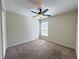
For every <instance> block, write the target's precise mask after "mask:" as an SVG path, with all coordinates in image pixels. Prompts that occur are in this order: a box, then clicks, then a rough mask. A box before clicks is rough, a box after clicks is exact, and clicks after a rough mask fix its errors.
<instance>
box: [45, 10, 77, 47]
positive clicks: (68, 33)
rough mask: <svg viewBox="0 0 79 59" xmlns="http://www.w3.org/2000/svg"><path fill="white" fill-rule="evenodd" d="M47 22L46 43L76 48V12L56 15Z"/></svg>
mask: <svg viewBox="0 0 79 59" xmlns="http://www.w3.org/2000/svg"><path fill="white" fill-rule="evenodd" d="M47 20H48V22H49V24H48V39H47V40H48V41H51V42H54V43H57V44H60V45H64V46H67V47H71V48H76V31H77V11H73V12H68V13H65V14H61V15H57V16H54V17H51V18H48V19H47Z"/></svg>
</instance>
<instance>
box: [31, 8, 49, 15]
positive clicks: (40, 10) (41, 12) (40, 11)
mask: <svg viewBox="0 0 79 59" xmlns="http://www.w3.org/2000/svg"><path fill="white" fill-rule="evenodd" d="M38 10H39V12H35V11H31V12H32V13H35V14H37V15H35V16H33V17H37V16H48V17H51V15H48V14H45V13H46V12H47V11H49V9H45V10H42V8H38Z"/></svg>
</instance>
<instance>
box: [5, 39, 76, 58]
mask: <svg viewBox="0 0 79 59" xmlns="http://www.w3.org/2000/svg"><path fill="white" fill-rule="evenodd" d="M5 59H77V58H76V53H75V50H74V49H71V48H66V47H63V46H60V45H57V44H54V43H50V42H48V41H44V40H41V39H38V40H34V41H31V42H28V43H24V44H20V45H16V46H13V47H9V48H8V49H7V54H6V56H5Z"/></svg>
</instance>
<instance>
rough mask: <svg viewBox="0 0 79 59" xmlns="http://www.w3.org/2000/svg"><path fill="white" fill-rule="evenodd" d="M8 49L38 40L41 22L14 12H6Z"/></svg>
mask: <svg viewBox="0 0 79 59" xmlns="http://www.w3.org/2000/svg"><path fill="white" fill-rule="evenodd" d="M6 19H7V20H6V24H7V25H6V27H7V44H8V47H10V46H13V45H17V44H21V43H24V42H27V41H31V40H35V39H38V37H39V21H38V20H36V19H33V18H28V17H26V16H22V15H19V14H16V13H12V12H6Z"/></svg>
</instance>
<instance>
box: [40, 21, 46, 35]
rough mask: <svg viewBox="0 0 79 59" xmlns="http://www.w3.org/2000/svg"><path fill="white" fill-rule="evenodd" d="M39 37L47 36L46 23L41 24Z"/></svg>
mask: <svg viewBox="0 0 79 59" xmlns="http://www.w3.org/2000/svg"><path fill="white" fill-rule="evenodd" d="M41 35H42V36H48V22H42V23H41Z"/></svg>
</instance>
